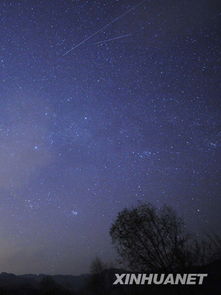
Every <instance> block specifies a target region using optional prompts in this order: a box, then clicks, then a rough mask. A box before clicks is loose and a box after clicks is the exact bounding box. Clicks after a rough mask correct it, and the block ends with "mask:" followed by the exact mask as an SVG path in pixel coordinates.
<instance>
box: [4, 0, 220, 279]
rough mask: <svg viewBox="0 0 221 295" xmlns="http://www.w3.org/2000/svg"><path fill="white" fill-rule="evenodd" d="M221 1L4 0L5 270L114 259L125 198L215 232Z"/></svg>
mask: <svg viewBox="0 0 221 295" xmlns="http://www.w3.org/2000/svg"><path fill="white" fill-rule="evenodd" d="M218 2H219V1H213V0H195V1H192V0H191V1H190V0H185V1H184V0H183V1H182V0H146V1H142V2H139V1H135V0H100V1H98V0H90V1H89V0H88V1H84V0H72V1H71V0H66V1H63V0H53V1H49V0H46V1H45V0H44V1H43V0H36V1H33V0H23V1H19V0H17V1H10V0H7V1H6V0H5V1H4V0H2V1H0V22H1V25H0V28H1V30H0V34H1V39H0V40H1V41H0V67H1V71H0V81H1V84H0V85H1V91H0V264H1V269H0V271H7V272H14V273H17V274H21V273H49V274H54V273H64V274H66V273H70V274H80V273H86V272H88V270H89V265H90V263H91V261H92V260H93V259H94V257H95V256H96V255H97V256H99V257H101V259H103V260H104V261H114V259H115V251H114V249H113V247H112V245H111V239H110V237H109V233H108V231H109V228H110V225H111V223H112V222H113V221H114V219H115V218H116V216H117V213H118V212H119V211H120V210H121V209H123V208H125V207H126V206H131V205H137V204H139V202H141V201H144V202H151V203H152V204H153V205H155V206H157V207H160V206H162V205H163V204H168V205H170V206H172V207H173V208H175V210H176V211H177V212H178V214H179V215H181V216H183V217H184V218H185V220H186V223H187V225H188V227H189V228H190V230H191V231H192V230H193V231H198V232H206V231H207V232H211V231H216V232H217V231H220V209H221V196H220V193H219V192H220V187H221V184H220V178H221V165H220V164H221V162H220V160H221V153H220V147H221V108H220V106H221V100H220V93H221V87H220V83H219V82H220V60H221V54H220V48H221V46H220V45H221V42H220V33H221V29H220V28H221V26H220V20H219V17H220V15H221V13H220V12H221V10H220V7H219V6H218Z"/></svg>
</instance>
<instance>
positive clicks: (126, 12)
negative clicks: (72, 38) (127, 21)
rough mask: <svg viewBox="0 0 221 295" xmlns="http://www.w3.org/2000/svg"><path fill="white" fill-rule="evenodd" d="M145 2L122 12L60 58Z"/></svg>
mask: <svg viewBox="0 0 221 295" xmlns="http://www.w3.org/2000/svg"><path fill="white" fill-rule="evenodd" d="M145 1H146V0H143V1H141V2H140V3H138V4H137V5H135V6H133V7H131V8H130V9H128V10H126V11H125V12H123V13H122V14H121V15H119V16H117V17H115V18H114V19H113V20H112V21H110V22H109V23H108V24H106V25H104V26H103V27H102V28H101V29H99V30H98V31H96V32H94V33H93V34H91V35H89V36H88V37H87V38H85V39H84V40H82V41H81V42H79V43H78V44H76V45H75V46H73V47H72V48H71V49H69V50H68V51H66V52H65V53H64V54H63V55H62V56H65V55H67V54H68V53H70V52H71V51H73V50H74V49H76V48H78V47H79V46H81V45H82V44H84V43H85V42H87V41H88V40H90V39H91V38H92V37H94V36H95V35H97V34H98V33H100V32H101V31H103V30H104V29H106V28H107V27H109V26H110V25H112V24H113V23H115V22H116V21H118V20H119V19H121V18H123V17H124V16H125V15H127V14H128V13H130V12H131V11H132V10H134V9H136V8H137V7H138V6H140V5H142V4H143V3H144V2H145Z"/></svg>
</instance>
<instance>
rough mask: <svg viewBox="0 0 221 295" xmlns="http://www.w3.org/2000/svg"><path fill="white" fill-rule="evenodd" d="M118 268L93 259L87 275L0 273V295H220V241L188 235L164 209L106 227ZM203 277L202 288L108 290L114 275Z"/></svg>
mask: <svg viewBox="0 0 221 295" xmlns="http://www.w3.org/2000/svg"><path fill="white" fill-rule="evenodd" d="M110 236H111V238H112V242H113V245H114V246H115V248H116V250H117V253H118V255H119V261H118V263H120V267H119V266H118V267H116V266H115V267H114V266H113V264H107V263H104V262H102V261H101V259H99V258H98V257H96V258H95V259H94V261H92V263H91V269H90V274H88V275H83V276H65V275H64V276H62V275H60V276H59V275H58V276H45V275H39V276H37V275H24V276H15V275H13V274H6V273H2V274H0V295H29V294H32V295H57V294H59V295H63V294H64V295H118V294H123V295H143V294H156V295H158V294H180V295H182V294H183V295H184V294H188V293H191V294H221V239H220V237H219V236H218V235H215V234H210V235H207V236H206V237H204V238H198V237H197V236H196V235H193V234H190V233H189V232H188V230H187V227H186V225H185V223H184V221H183V219H182V218H180V217H179V216H177V214H176V212H175V211H174V210H173V209H172V208H170V207H168V206H164V207H162V208H161V209H157V208H155V207H154V206H152V205H151V204H146V203H144V204H140V205H138V206H136V207H133V208H130V209H124V210H122V211H121V212H119V214H118V216H117V218H116V220H115V221H114V222H113V224H112V225H111V228H110ZM129 272H131V273H147V274H148V273H159V274H160V273H174V274H176V273H208V278H207V279H206V280H205V282H204V284H203V285H199V286H197V285H192V286H190V285H176V286H175V285H143V286H142V285H140V286H139V285H113V282H114V280H115V273H119V274H120V273H129Z"/></svg>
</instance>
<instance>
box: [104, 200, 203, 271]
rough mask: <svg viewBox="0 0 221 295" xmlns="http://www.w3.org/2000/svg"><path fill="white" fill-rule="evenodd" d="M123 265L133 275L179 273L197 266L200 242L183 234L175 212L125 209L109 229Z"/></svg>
mask: <svg viewBox="0 0 221 295" xmlns="http://www.w3.org/2000/svg"><path fill="white" fill-rule="evenodd" d="M110 235H111V237H112V241H113V243H114V244H115V246H116V248H117V251H118V253H119V254H120V256H121V258H122V260H123V262H126V264H127V265H128V266H129V267H130V268H131V269H133V270H135V271H157V270H161V271H174V270H182V269H185V268H188V267H191V266H192V265H195V264H197V263H199V261H200V258H201V256H202V255H201V254H202V251H201V248H200V244H199V242H198V241H197V240H196V239H194V238H193V237H192V236H191V235H189V234H187V233H186V231H185V225H184V222H183V220H182V219H181V218H179V217H178V216H177V215H176V213H175V211H174V210H173V209H171V208H170V207H167V206H164V207H163V208H162V209H156V208H154V207H153V206H152V205H151V204H141V205H139V206H137V207H136V208H132V209H124V210H123V211H121V212H120V213H119V214H118V217H117V219H116V221H115V222H114V223H113V224H112V226H111V229H110Z"/></svg>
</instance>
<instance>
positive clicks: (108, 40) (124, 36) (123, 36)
mask: <svg viewBox="0 0 221 295" xmlns="http://www.w3.org/2000/svg"><path fill="white" fill-rule="evenodd" d="M129 36H131V34H125V35H121V36H117V37H114V38H111V39H106V40H103V41H98V42H95V44H103V43H107V42H110V41H113V40H118V39H123V38H126V37H129Z"/></svg>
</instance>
